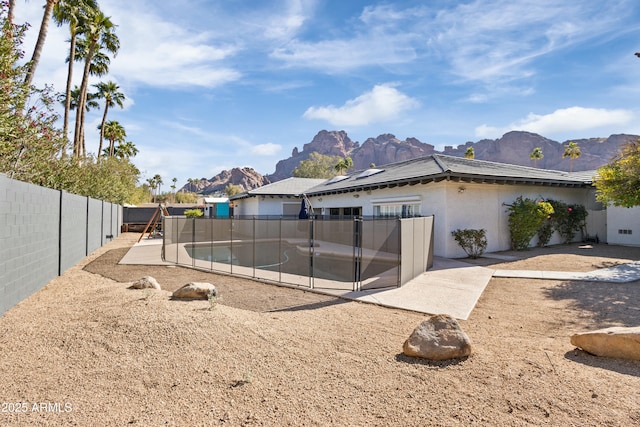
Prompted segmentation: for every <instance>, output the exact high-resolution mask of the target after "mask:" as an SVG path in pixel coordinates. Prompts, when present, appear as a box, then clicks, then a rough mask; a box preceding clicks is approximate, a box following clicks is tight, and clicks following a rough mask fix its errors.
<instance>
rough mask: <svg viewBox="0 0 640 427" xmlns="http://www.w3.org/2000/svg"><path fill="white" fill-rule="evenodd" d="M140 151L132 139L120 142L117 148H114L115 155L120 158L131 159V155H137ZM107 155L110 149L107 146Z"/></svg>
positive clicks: (105, 151)
mask: <svg viewBox="0 0 640 427" xmlns="http://www.w3.org/2000/svg"><path fill="white" fill-rule="evenodd" d="M139 152H140V151H139V150H138V149H137V148H136V146H135V144H134V143H133V142H131V141H127V142H122V141H121V142H118V145H116V147H115V149H114V150H113V157H117V158H119V159H129V158H131V157H135V156H136V154H138V153H139ZM103 153H104V155H105V156H108V155H109V151H108V150H107V149H106V148H105V149H104V150H103Z"/></svg>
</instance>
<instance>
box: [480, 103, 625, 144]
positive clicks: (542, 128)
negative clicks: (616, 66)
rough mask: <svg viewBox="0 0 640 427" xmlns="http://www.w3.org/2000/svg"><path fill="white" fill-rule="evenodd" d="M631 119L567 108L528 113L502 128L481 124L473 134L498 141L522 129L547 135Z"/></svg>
mask: <svg viewBox="0 0 640 427" xmlns="http://www.w3.org/2000/svg"><path fill="white" fill-rule="evenodd" d="M633 120H634V113H633V112H631V111H629V110H623V109H614V110H607V109H604V108H585V107H569V108H564V109H559V110H556V111H554V112H553V113H550V114H545V115H539V114H534V113H530V114H529V115H528V116H527V117H525V118H524V119H521V120H518V121H517V122H514V123H511V124H509V125H507V126H504V127H496V126H489V125H486V124H483V125H481V126H478V127H477V128H476V129H475V133H476V136H478V137H481V138H497V137H499V136H501V135H503V134H505V133H506V132H509V131H511V130H523V131H527V132H533V133H537V134H540V135H545V136H546V135H552V134H557V133H563V132H576V131H582V130H588V129H596V128H602V127H606V126H618V127H620V126H624V125H628V124H630V123H631V122H632V121H633Z"/></svg>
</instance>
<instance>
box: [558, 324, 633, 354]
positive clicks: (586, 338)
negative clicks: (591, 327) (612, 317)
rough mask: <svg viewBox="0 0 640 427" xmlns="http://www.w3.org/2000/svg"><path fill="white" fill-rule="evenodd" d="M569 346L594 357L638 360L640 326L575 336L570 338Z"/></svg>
mask: <svg viewBox="0 0 640 427" xmlns="http://www.w3.org/2000/svg"><path fill="white" fill-rule="evenodd" d="M571 344H573V345H575V346H576V347H578V348H581V349H582V350H584V351H586V352H587V353H591V354H594V355H596V356H602V357H614V358H616V359H631V360H640V326H636V327H633V328H624V327H613V328H606V329H599V330H597V331H591V332H583V333H580V334H575V335H573V336H572V337H571Z"/></svg>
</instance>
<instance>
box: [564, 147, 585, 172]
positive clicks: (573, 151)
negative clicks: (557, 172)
mask: <svg viewBox="0 0 640 427" xmlns="http://www.w3.org/2000/svg"><path fill="white" fill-rule="evenodd" d="M581 154H582V152H581V151H580V147H578V144H576V143H575V142H573V141H569V143H568V144H567V145H565V146H564V153H562V158H563V159H566V158H567V157H569V172H572V171H573V161H574V160H575V159H577V158H578V157H580V155H581Z"/></svg>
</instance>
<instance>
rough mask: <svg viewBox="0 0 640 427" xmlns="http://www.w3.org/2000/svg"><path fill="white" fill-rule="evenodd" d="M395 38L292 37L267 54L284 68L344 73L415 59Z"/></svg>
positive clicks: (405, 45) (414, 52)
mask: <svg viewBox="0 0 640 427" xmlns="http://www.w3.org/2000/svg"><path fill="white" fill-rule="evenodd" d="M402 38H406V36H398V37H392V36H389V37H379V38H378V37H369V36H363V37H357V38H354V39H350V40H325V41H320V42H311V43H308V42H302V41H297V40H294V41H292V42H290V43H289V44H287V46H286V47H283V48H277V49H275V50H274V51H273V52H272V53H271V54H270V57H271V58H274V59H278V60H281V61H283V62H284V63H285V64H286V66H288V67H304V68H315V69H320V70H324V71H326V72H329V73H336V72H344V71H348V70H352V69H355V68H360V67H367V66H372V65H379V66H384V65H397V64H404V63H407V62H411V61H413V60H414V59H416V57H417V54H416V51H415V49H414V48H413V47H412V46H410V45H408V43H407V42H406V41H402V40H401V39H402Z"/></svg>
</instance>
